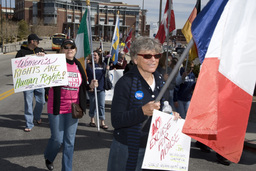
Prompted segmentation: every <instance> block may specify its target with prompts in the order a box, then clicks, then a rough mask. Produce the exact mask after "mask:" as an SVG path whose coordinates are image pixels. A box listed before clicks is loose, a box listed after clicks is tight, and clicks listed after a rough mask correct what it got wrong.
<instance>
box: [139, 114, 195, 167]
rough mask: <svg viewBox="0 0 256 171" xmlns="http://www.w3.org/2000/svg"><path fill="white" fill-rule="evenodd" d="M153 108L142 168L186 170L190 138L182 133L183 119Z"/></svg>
mask: <svg viewBox="0 0 256 171" xmlns="http://www.w3.org/2000/svg"><path fill="white" fill-rule="evenodd" d="M173 119H174V116H173V115H170V114H167V113H163V112H161V111H158V110H154V113H153V117H152V121H151V127H150V132H149V136H148V142H147V147H146V152H145V156H144V160H143V164H142V168H143V169H153V170H155V169H159V170H179V171H180V170H183V171H187V170H188V163H189V153H190V143H191V138H190V137H189V136H187V135H185V134H183V133H182V132H181V131H182V127H183V125H184V122H185V120H184V119H178V120H176V121H175V120H173Z"/></svg>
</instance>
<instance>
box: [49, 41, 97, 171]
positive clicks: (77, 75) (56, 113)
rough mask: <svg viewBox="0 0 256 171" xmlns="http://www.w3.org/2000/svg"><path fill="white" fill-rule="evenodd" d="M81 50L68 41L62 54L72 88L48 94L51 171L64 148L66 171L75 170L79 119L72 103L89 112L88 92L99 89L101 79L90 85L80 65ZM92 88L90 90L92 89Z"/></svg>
mask: <svg viewBox="0 0 256 171" xmlns="http://www.w3.org/2000/svg"><path fill="white" fill-rule="evenodd" d="M76 51H77V48H76V44H75V42H74V41H73V40H70V39H67V40H64V41H63V43H62V45H61V49H60V53H65V54H66V61H67V72H68V73H67V74H68V85H67V86H59V87H52V88H50V90H49V95H48V108H47V111H48V118H49V122H50V129H51V138H50V139H49V141H48V145H47V147H46V150H45V153H44V157H45V164H46V166H47V168H48V169H49V170H53V169H54V167H53V161H54V159H55V157H56V156H57V154H58V152H59V151H60V148H61V146H62V145H63V156H62V170H66V171H71V170H72V159H73V153H74V143H75V135H76V129H77V125H78V119H74V118H72V114H71V113H72V112H71V104H72V103H77V104H79V105H80V107H81V109H82V110H83V112H85V110H86V89H90V88H94V87H97V86H98V82H97V80H93V81H92V82H91V84H90V85H88V84H87V77H86V74H85V72H84V69H83V67H82V65H81V64H80V62H79V61H78V60H77V59H76V58H75V54H76ZM89 87H90V88H89Z"/></svg>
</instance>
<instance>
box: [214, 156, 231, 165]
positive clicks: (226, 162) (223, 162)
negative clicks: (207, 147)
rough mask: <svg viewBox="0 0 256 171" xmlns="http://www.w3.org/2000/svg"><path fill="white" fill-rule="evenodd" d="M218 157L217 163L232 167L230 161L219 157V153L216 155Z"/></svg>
mask: <svg viewBox="0 0 256 171" xmlns="http://www.w3.org/2000/svg"><path fill="white" fill-rule="evenodd" d="M216 157H217V161H218V162H219V163H220V164H223V165H226V166H229V165H230V161H229V160H228V159H226V158H224V157H222V156H221V155H219V154H218V153H216Z"/></svg>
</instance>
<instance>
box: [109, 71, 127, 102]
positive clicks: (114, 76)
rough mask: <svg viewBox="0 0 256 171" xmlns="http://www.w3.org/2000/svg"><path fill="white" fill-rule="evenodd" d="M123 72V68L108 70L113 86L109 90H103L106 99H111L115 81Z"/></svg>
mask: <svg viewBox="0 0 256 171" xmlns="http://www.w3.org/2000/svg"><path fill="white" fill-rule="evenodd" d="M123 72H124V70H123V69H117V70H114V69H113V70H109V79H110V81H111V82H112V85H113V87H112V89H111V90H108V91H105V100H106V101H112V99H113V94H114V88H115V85H116V82H117V81H118V80H119V78H121V77H122V76H123Z"/></svg>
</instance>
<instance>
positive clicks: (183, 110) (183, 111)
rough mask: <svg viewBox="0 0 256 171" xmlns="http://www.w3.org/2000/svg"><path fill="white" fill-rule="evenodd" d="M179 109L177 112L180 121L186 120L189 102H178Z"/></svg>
mask: <svg viewBox="0 0 256 171" xmlns="http://www.w3.org/2000/svg"><path fill="white" fill-rule="evenodd" d="M178 104H179V107H178V109H177V112H178V113H179V114H180V116H181V117H182V119H186V116H187V111H188V107H189V104H190V101H181V100H178Z"/></svg>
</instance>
